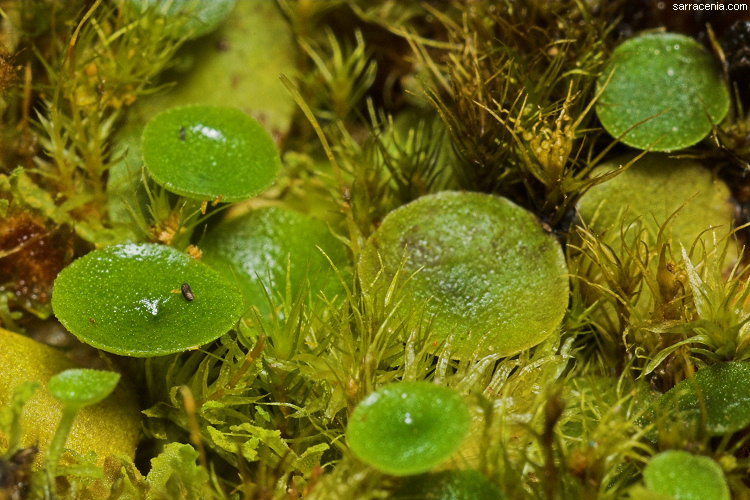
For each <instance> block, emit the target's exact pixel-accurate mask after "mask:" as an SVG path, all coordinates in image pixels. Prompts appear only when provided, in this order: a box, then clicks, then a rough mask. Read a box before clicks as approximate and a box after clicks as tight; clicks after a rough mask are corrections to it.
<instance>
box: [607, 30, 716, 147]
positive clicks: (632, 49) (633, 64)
mask: <svg viewBox="0 0 750 500" xmlns="http://www.w3.org/2000/svg"><path fill="white" fill-rule="evenodd" d="M610 75H611V78H610ZM607 79H609V81H607ZM598 85H599V87H603V86H604V85H606V87H605V88H604V91H603V93H602V95H601V97H600V98H599V100H598V101H597V103H596V114H597V115H598V116H599V120H601V122H602V125H603V126H604V128H605V130H607V132H609V133H610V134H611V135H612V136H614V137H619V136H620V135H621V134H623V133H625V132H626V131H627V130H628V129H629V128H630V127H633V126H634V125H636V124H638V123H639V122H642V121H643V120H646V119H649V118H651V117H654V116H656V115H659V114H660V113H663V114H661V115H659V116H656V117H655V118H652V119H649V120H648V121H646V122H645V123H642V124H640V125H638V126H637V127H635V128H634V129H633V130H631V131H630V132H628V133H627V134H626V135H625V136H624V137H623V138H622V139H621V140H622V142H624V143H625V144H627V145H628V146H633V147H635V148H639V149H646V148H647V147H648V146H649V145H650V144H652V143H654V142H655V141H657V140H659V139H661V140H659V142H658V143H656V144H655V145H654V146H653V147H652V150H653V151H674V150H676V149H682V148H686V147H688V146H692V145H693V144H695V143H697V142H698V141H700V140H701V139H703V138H704V137H706V136H707V135H708V134H709V132H711V123H712V122H713V123H714V124H717V123H719V122H720V121H721V120H722V119H723V118H724V116H725V115H726V114H727V111H728V110H729V92H728V90H727V88H726V85H724V82H723V81H722V78H721V71H720V68H719V64H718V61H716V60H715V59H714V57H713V56H712V55H711V54H709V53H708V52H707V51H706V50H705V49H704V48H703V46H702V45H701V44H700V43H698V42H697V41H696V40H694V39H692V38H690V37H688V36H685V35H680V34H676V33H649V34H644V35H640V36H637V37H634V38H631V39H629V40H627V41H625V42H624V43H622V44H621V45H620V46H618V47H617V48H616V49H615V50H614V52H613V53H612V55H611V57H610V58H609V61H607V63H606V65H605V66H604V69H603V70H602V73H601V75H600V77H599V82H598Z"/></svg>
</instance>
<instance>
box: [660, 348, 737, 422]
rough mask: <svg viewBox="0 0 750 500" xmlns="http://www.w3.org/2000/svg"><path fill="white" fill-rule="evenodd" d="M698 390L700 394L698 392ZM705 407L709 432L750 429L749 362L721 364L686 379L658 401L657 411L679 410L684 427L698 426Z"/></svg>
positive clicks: (678, 413)
mask: <svg viewBox="0 0 750 500" xmlns="http://www.w3.org/2000/svg"><path fill="white" fill-rule="evenodd" d="M696 388H697V391H696ZM702 407H704V408H705V412H706V415H705V418H706V421H705V425H706V429H705V430H706V432H707V433H708V434H709V435H711V436H721V435H724V434H731V433H734V432H737V431H740V430H742V429H745V428H746V427H748V426H750V363H747V362H744V361H735V362H730V363H719V364H716V365H712V366H709V367H707V368H704V369H702V370H700V371H698V372H697V373H696V374H695V380H690V379H687V380H683V381H682V382H680V383H679V384H677V385H676V386H674V387H673V388H672V389H670V390H669V392H667V393H666V394H664V395H663V396H662V397H661V398H660V399H659V404H658V405H657V406H656V409H657V410H659V409H661V410H664V409H670V411H672V409H676V410H677V413H676V414H677V415H679V418H680V422H679V424H678V425H681V426H685V425H688V426H692V427H695V426H698V425H700V423H701V411H702V410H701V408H702Z"/></svg>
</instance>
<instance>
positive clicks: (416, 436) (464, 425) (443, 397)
mask: <svg viewBox="0 0 750 500" xmlns="http://www.w3.org/2000/svg"><path fill="white" fill-rule="evenodd" d="M470 424H471V415H470V412H469V407H468V405H467V404H466V402H465V401H464V400H463V398H462V397H461V395H460V394H459V393H458V392H456V391H455V390H453V389H450V388H448V387H442V386H438V385H435V384H433V383H431V382H425V381H419V382H396V383H393V384H388V385H386V386H383V387H381V388H380V389H378V390H377V391H375V392H373V393H371V394H370V395H369V396H367V397H366V398H365V399H364V400H363V401H362V402H360V403H359V405H357V407H356V408H355V409H354V411H353V412H352V414H351V416H350V417H349V425H348V427H347V430H346V436H347V440H348V441H349V446H350V447H351V450H352V452H353V453H354V454H355V455H356V456H357V457H359V459H360V460H362V461H363V462H365V463H367V464H369V465H371V466H373V467H375V468H376V469H379V470H381V471H383V472H386V473H388V474H393V475H397V476H406V475H411V474H420V473H422V472H426V471H428V470H430V469H432V468H433V467H435V466H437V465H439V464H440V463H442V462H444V461H445V460H446V459H448V458H449V457H450V456H451V454H453V453H454V452H455V451H456V450H457V449H458V447H459V445H460V444H461V442H462V441H463V439H464V438H465V437H466V435H467V433H468V432H469V427H470Z"/></svg>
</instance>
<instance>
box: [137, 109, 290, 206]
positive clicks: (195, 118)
mask: <svg viewBox="0 0 750 500" xmlns="http://www.w3.org/2000/svg"><path fill="white" fill-rule="evenodd" d="M141 149H142V151H143V162H144V163H145V165H146V169H147V170H148V173H149V175H150V176H151V177H152V178H153V179H154V181H156V183H157V184H159V185H161V186H163V187H164V188H166V189H167V190H168V191H171V192H173V193H176V194H179V195H182V196H185V197H187V198H192V199H196V200H216V201H224V202H237V201H242V200H246V199H248V198H251V197H253V196H255V195H257V194H259V193H261V192H262V191H264V190H265V189H266V188H267V187H269V186H270V185H271V184H272V183H273V181H274V180H275V179H276V175H277V174H278V171H279V168H280V166H281V160H280V158H279V153H278V151H277V149H276V145H275V143H274V142H273V139H272V138H271V136H270V135H268V132H266V131H265V129H263V127H262V126H261V124H260V123H258V122H257V121H255V120H254V119H253V118H251V117H250V116H248V115H247V114H245V113H243V112H242V111H240V110H239V109H234V108H224V107H219V106H202V105H194V106H183V107H178V108H171V109H168V110H166V111H163V112H161V113H159V114H158V115H156V116H155V117H154V118H152V119H151V120H150V121H149V122H148V123H147V124H146V127H145V128H144V129H143V138H142V142H141Z"/></svg>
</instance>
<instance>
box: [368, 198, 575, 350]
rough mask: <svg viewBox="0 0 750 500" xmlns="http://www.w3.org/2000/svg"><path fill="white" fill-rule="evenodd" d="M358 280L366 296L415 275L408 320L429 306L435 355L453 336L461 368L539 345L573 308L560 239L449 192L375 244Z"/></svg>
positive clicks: (398, 213) (525, 216)
mask: <svg viewBox="0 0 750 500" xmlns="http://www.w3.org/2000/svg"><path fill="white" fill-rule="evenodd" d="M405 255H406V256H407V258H406V261H405V263H404V265H403V268H402V267H401V264H402V262H403V260H404V256H405ZM381 261H382V270H383V271H384V272H381ZM359 272H360V279H361V281H362V286H363V288H364V289H365V290H366V291H367V290H376V289H378V288H379V287H382V286H385V285H387V284H390V283H391V281H392V279H393V278H394V276H396V274H397V273H399V272H401V275H402V277H403V279H404V280H406V278H407V277H408V276H410V275H412V274H414V273H415V274H414V276H413V277H412V278H411V279H409V281H408V282H407V283H406V284H405V285H404V293H403V298H402V300H403V304H402V308H401V311H402V312H403V314H410V313H413V311H414V310H417V309H418V308H419V307H420V306H422V305H423V304H425V303H426V306H425V307H426V308H427V312H428V313H430V314H431V315H433V316H434V319H433V320H432V330H431V337H430V339H429V341H430V342H429V343H430V345H433V346H437V345H439V343H440V342H441V341H443V340H445V339H447V338H448V337H449V336H452V346H453V348H454V349H455V352H454V353H453V354H454V355H455V356H456V357H457V358H461V359H463V358H466V359H468V358H471V357H472V356H482V355H487V354H491V353H494V354H497V355H501V356H510V355H513V354H516V353H518V352H520V351H522V350H523V349H528V348H529V347H532V346H534V345H537V344H539V343H540V342H542V341H543V340H545V339H546V338H547V337H549V336H550V335H551V334H553V333H554V332H555V331H556V330H557V328H558V327H559V325H560V323H561V321H562V318H563V316H564V314H565V309H566V307H567V305H568V293H569V285H568V277H567V273H568V271H567V266H566V264H565V258H564V256H563V253H562V250H561V248H560V245H559V244H558V243H557V241H556V240H555V238H554V237H553V236H552V235H550V234H547V233H545V231H544V230H543V229H542V227H541V226H540V225H539V222H538V221H537V220H536V218H535V217H534V215H533V214H531V213H530V212H527V211H526V210H524V209H523V208H521V207H519V206H517V205H515V204H514V203H512V202H511V201H509V200H507V199H505V198H500V197H497V196H491V195H486V194H480V193H462V192H450V191H446V192H442V193H438V194H435V195H429V196H424V197H422V198H419V199H418V200H416V201H414V202H412V203H409V204H408V205H404V206H402V207H401V208H398V209H396V210H394V211H393V212H391V213H390V214H388V215H387V216H386V217H385V219H383V223H382V224H381V226H380V227H379V228H378V230H377V231H375V233H373V235H372V236H371V237H370V239H369V240H368V245H367V246H366V248H365V249H364V250H363V253H362V257H361V260H360V262H359ZM380 289H382V288H380ZM368 293H369V292H368Z"/></svg>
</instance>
